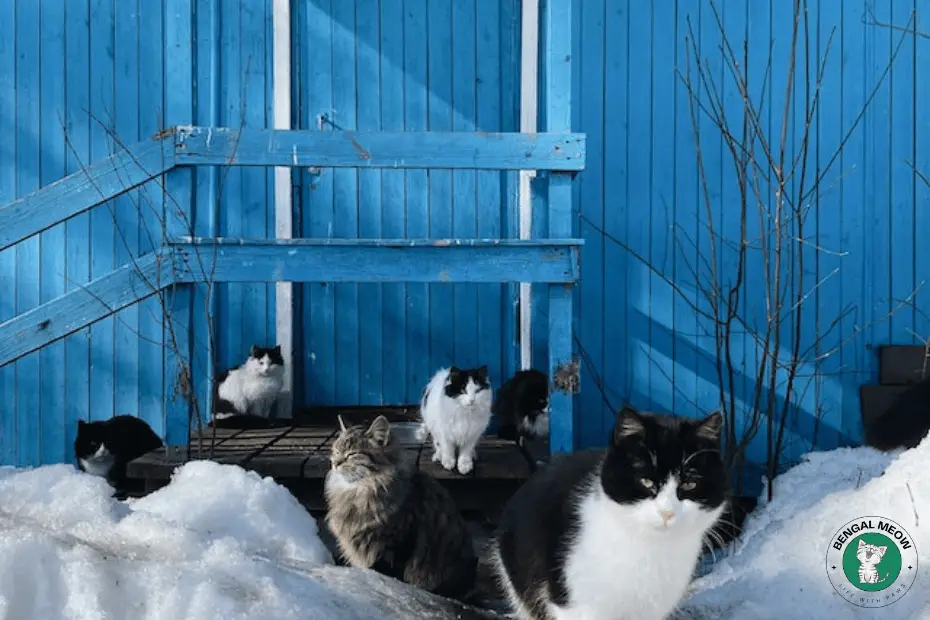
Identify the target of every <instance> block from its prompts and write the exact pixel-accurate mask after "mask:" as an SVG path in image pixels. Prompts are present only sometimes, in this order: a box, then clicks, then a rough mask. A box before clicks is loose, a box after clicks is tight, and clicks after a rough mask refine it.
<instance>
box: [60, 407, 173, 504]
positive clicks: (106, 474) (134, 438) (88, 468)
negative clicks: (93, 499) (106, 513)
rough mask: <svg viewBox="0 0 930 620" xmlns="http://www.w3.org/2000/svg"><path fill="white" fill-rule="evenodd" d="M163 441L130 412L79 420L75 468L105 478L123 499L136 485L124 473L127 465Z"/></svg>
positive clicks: (143, 421)
mask: <svg viewBox="0 0 930 620" xmlns="http://www.w3.org/2000/svg"><path fill="white" fill-rule="evenodd" d="M163 445H164V444H163V443H162V440H161V438H160V437H159V436H158V435H156V434H155V431H153V430H152V427H151V426H149V425H148V424H147V423H146V422H145V420H140V419H139V418H136V417H133V416H131V415H117V416H113V417H112V418H110V419H109V420H102V421H98V422H85V421H84V420H78V429H77V437H75V439H74V458H75V459H76V460H77V465H78V469H80V470H81V471H83V472H86V473H88V474H92V475H94V476H100V477H102V478H106V480H107V482H108V483H109V484H110V486H111V487H113V490H114V497H116V498H117V499H125V498H126V497H127V496H128V495H129V494H130V492H131V491H136V490H137V488H136V487H137V486H138V485H137V484H134V483H133V481H132V480H130V479H129V478H127V477H126V465H127V464H128V463H129V461H132V460H134V459H137V458H139V457H140V456H143V455H145V454H148V453H149V452H151V451H152V450H157V449H158V448H161V447H162V446H163Z"/></svg>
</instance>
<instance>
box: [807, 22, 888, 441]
mask: <svg viewBox="0 0 930 620" xmlns="http://www.w3.org/2000/svg"><path fill="white" fill-rule="evenodd" d="M837 13H838V12H837ZM857 22H858V20H851V19H849V17H848V14H847V13H843V14H842V21H839V23H838V25H839V27H840V28H842V37H843V38H842V54H843V57H842V62H843V82H842V84H843V91H842V92H843V95H842V102H841V105H840V116H841V132H842V133H841V134H840V139H842V138H843V137H845V136H846V135H847V134H849V136H848V139H847V140H846V142H845V143H844V145H843V150H842V155H841V156H840V157H839V158H838V159H837V160H836V162H835V163H834V165H833V166H832V168H831V169H830V173H829V175H828V176H826V179H827V180H826V182H827V183H830V181H829V179H832V180H833V182H834V183H837V179H838V183H839V188H840V192H841V196H842V203H841V204H842V207H841V210H840V217H839V231H838V240H839V242H840V243H841V244H842V247H841V248H840V249H841V250H842V251H843V252H848V256H849V257H858V258H857V259H856V262H855V263H852V264H850V263H851V262H852V261H850V263H846V262H844V263H843V268H842V269H841V270H840V273H839V278H840V286H841V296H840V300H841V301H840V304H839V307H838V308H837V309H838V310H839V313H838V314H835V315H834V316H832V317H829V318H828V317H827V316H824V312H823V311H822V312H821V321H820V323H821V325H823V324H824V323H825V322H826V323H827V324H829V322H832V321H834V320H836V318H838V317H839V316H843V319H842V321H841V322H840V343H841V344H842V349H841V350H840V351H839V358H840V359H839V364H840V368H841V369H843V370H845V369H849V368H855V369H857V371H858V372H859V373H863V374H859V375H858V377H857V378H861V377H863V376H867V377H869V378H870V380H874V378H877V373H876V372H875V364H874V362H873V357H874V356H873V355H872V354H871V353H869V352H867V351H866V349H865V346H864V345H866V338H867V337H868V332H866V333H865V334H858V330H859V329H861V328H862V327H864V326H865V325H866V323H867V321H868V320H869V318H870V317H871V315H872V312H871V308H870V306H871V304H870V303H867V300H868V301H871V295H872V291H868V290H865V282H864V277H863V276H864V274H865V272H866V271H867V270H868V269H869V261H870V260H871V258H872V257H870V256H868V254H867V253H866V252H867V251H868V248H869V246H868V240H867V239H868V235H870V234H872V232H871V231H868V230H867V229H866V226H867V223H866V221H865V219H864V211H865V208H866V207H865V205H866V203H867V201H869V200H872V199H873V196H871V195H870V194H869V193H868V190H869V189H871V188H870V187H868V185H869V184H870V181H868V180H867V179H868V176H869V175H868V170H867V169H866V164H867V161H868V156H867V152H866V150H867V148H868V143H867V142H866V139H865V138H866V133H865V129H866V128H865V126H864V124H863V122H864V121H865V119H862V122H860V123H859V126H858V127H856V129H855V131H853V132H852V133H849V131H850V129H851V128H852V127H853V123H854V122H855V121H856V118H857V117H858V116H859V114H860V112H861V111H862V108H863V106H864V105H865V102H866V98H867V97H868V91H869V89H870V87H871V86H872V84H874V82H871V81H869V80H867V79H866V78H865V75H863V67H866V66H871V63H870V61H869V58H868V56H867V51H866V42H867V37H868V36H869V34H870V33H871V29H866V28H863V27H862V26H861V25H860V24H859V23H857ZM866 75H872V73H871V71H869V72H868V73H866ZM837 146H838V145H837ZM836 148H837V147H833V148H832V149H830V150H831V151H835V150H836ZM872 249H877V248H874V247H873V248H872ZM844 261H845V259H844ZM866 295H868V296H869V297H866ZM851 305H852V306H859V307H858V309H857V311H855V312H846V313H845V315H844V310H845V309H846V308H847V307H849V306H851ZM857 334H858V335H857ZM839 378H840V381H842V379H843V374H842V373H841V374H840V375H839ZM860 381H861V379H860ZM858 382H859V381H855V380H853V381H848V382H847V381H843V383H842V384H841V388H842V391H843V406H842V409H841V411H839V412H836V413H835V414H834V416H835V415H836V414H840V415H846V411H848V410H851V409H852V407H851V406H850V405H852V404H853V403H857V402H858V399H857V398H856V396H858V391H855V392H854V391H852V390H853V389H854V388H853V385H854V384H855V383H858ZM850 384H852V385H850ZM834 416H831V417H830V418H827V419H825V420H824V422H823V424H824V425H832V426H837V425H838V423H839V422H840V421H839V420H837V419H836V417H834ZM856 426H859V424H857V425H856ZM859 436H860V434H859V433H856V434H855V435H854V437H857V438H858V437H859Z"/></svg>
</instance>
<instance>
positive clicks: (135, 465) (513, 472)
mask: <svg viewBox="0 0 930 620" xmlns="http://www.w3.org/2000/svg"><path fill="white" fill-rule="evenodd" d="M347 422H348V423H353V422H354V420H351V419H350V420H347ZM213 433H214V429H212V428H208V429H204V430H203V432H198V431H194V432H193V433H192V435H191V447H190V460H212V461H216V462H218V463H223V464H228V465H238V466H240V467H242V468H244V469H248V470H251V471H255V472H256V473H259V474H261V475H262V476H271V477H273V478H274V479H275V480H276V481H278V482H279V483H281V484H282V485H284V486H286V487H288V488H289V489H291V491H292V492H294V493H295V495H297V496H298V498H299V499H301V501H303V502H304V503H305V504H307V505H308V507H309V508H311V509H313V510H319V509H322V505H323V499H322V488H323V480H324V478H325V476H326V473H327V471H329V469H330V462H329V457H330V449H331V447H332V443H333V441H334V440H335V438H336V435H337V427H334V426H328V425H327V426H288V427H283V428H269V429H252V430H231V429H216V430H215V438H214V435H213ZM211 445H212V447H211ZM403 449H404V451H405V452H406V455H407V458H408V459H409V460H410V461H411V462H412V463H413V464H414V465H415V467H417V468H418V469H420V470H422V471H425V472H428V473H429V474H430V475H432V476H433V477H434V478H436V479H438V480H440V481H441V482H442V483H443V484H444V485H445V486H446V487H447V488H449V490H450V491H451V492H452V494H453V497H455V498H456V501H457V502H458V503H459V505H460V507H462V508H463V509H475V510H483V511H486V509H489V508H490V509H494V508H495V507H497V506H496V505H497V504H498V503H501V502H503V501H505V500H506V498H507V497H509V494H510V493H512V492H513V491H514V490H516V488H517V487H519V485H520V484H522V482H523V481H525V480H526V479H527V478H529V476H530V474H531V473H532V467H531V465H530V462H529V460H528V459H527V458H526V456H525V455H524V453H523V452H522V451H521V450H520V448H518V447H517V446H516V445H515V444H514V443H513V442H509V441H504V440H501V439H498V438H496V437H490V436H488V437H484V438H483V439H482V440H481V442H480V443H479V444H478V458H477V460H476V462H475V469H474V470H473V471H472V472H471V473H469V474H468V475H467V476H463V475H461V474H459V473H458V472H450V471H446V470H445V469H443V468H442V467H441V466H440V465H439V464H437V463H434V462H433V460H432V449H431V448H430V447H428V446H423V445H422V444H419V443H409V444H406V445H404V446H403ZM187 461H188V448H187V446H168V447H167V448H162V449H159V450H155V451H154V452H150V453H149V454H146V455H145V456H142V457H140V458H138V459H136V460H134V461H132V462H131V463H129V465H128V466H127V475H128V476H129V477H131V478H139V479H143V480H144V481H145V488H146V490H147V491H151V490H154V489H157V488H159V487H161V486H164V485H165V484H167V483H168V481H169V480H170V478H171V474H172V472H174V470H175V469H176V468H177V467H179V466H181V465H183V464H184V463H185V462H187Z"/></svg>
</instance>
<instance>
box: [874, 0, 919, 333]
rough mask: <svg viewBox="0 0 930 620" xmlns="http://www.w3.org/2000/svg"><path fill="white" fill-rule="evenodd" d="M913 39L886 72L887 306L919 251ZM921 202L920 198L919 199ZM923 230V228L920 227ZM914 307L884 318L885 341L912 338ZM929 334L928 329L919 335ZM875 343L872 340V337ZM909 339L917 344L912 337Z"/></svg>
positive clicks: (899, 7)
mask: <svg viewBox="0 0 930 620" xmlns="http://www.w3.org/2000/svg"><path fill="white" fill-rule="evenodd" d="M914 5H915V3H914V2H903V1H901V0H899V1H898V2H893V3H892V5H891V9H892V14H891V17H890V19H891V20H892V23H895V24H907V23H909V22H910V21H911V19H912V13H913V11H914ZM892 34H893V36H892V37H891V39H892V40H891V47H894V46H897V44H898V41H899V37H900V35H899V34H898V33H892ZM919 66H920V65H917V64H916V63H915V41H914V37H913V36H908V37H905V39H904V42H903V43H902V46H901V49H900V52H898V56H897V59H896V60H895V63H894V65H893V66H892V68H891V76H890V80H891V83H890V87H891V93H890V95H889V97H890V110H889V112H890V113H889V115H888V120H889V124H890V126H889V131H890V141H891V145H890V148H889V149H888V157H889V162H888V165H889V167H890V168H891V171H890V183H889V191H890V193H891V199H890V204H891V213H890V214H887V213H886V214H885V217H886V219H888V225H889V245H888V248H889V258H890V260H889V265H888V266H889V274H888V277H889V280H890V282H889V289H890V300H889V304H888V305H889V312H890V311H891V310H892V309H893V308H895V307H896V306H897V305H898V304H899V303H900V302H901V301H903V300H905V299H908V298H909V297H910V296H911V294H912V293H913V291H914V289H915V288H916V287H917V282H916V281H915V278H914V270H915V266H916V263H917V262H919V261H922V260H923V259H922V258H920V256H921V254H922V253H921V252H919V251H918V249H917V247H916V243H915V236H916V234H915V231H916V230H919V229H916V228H915V227H914V223H915V221H914V220H915V211H916V210H917V209H919V208H923V207H922V206H919V205H918V204H916V203H915V201H914V196H915V189H916V187H915V181H916V179H915V178H914V171H913V170H912V169H911V166H912V165H914V153H915V148H916V142H917V140H916V139H915V137H916V136H918V135H920V136H921V137H923V136H926V135H927V134H918V133H916V129H917V128H916V127H914V121H915V117H914V109H915V108H914V97H915V86H916V84H915V82H916V80H915V76H916V75H917V67H919ZM921 204H925V203H921ZM923 230H927V229H923ZM916 315H917V312H916V311H915V309H914V307H913V306H908V307H906V308H904V309H902V310H901V311H899V312H897V313H895V314H894V315H892V317H891V319H890V325H889V327H890V330H889V331H890V334H889V337H888V338H889V340H888V341H889V343H891V344H897V343H905V342H906V343H914V337H913V336H912V335H911V333H910V332H911V331H913V329H914V327H915V317H916ZM927 337H930V334H928V335H927V336H925V338H927ZM875 344H878V343H875ZM915 344H922V342H916V343H915Z"/></svg>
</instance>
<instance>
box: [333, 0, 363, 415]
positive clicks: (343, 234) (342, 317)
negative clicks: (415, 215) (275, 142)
mask: <svg viewBox="0 0 930 620" xmlns="http://www.w3.org/2000/svg"><path fill="white" fill-rule="evenodd" d="M354 5H355V3H354V2H353V3H350V2H333V12H332V13H331V17H332V20H333V23H334V27H335V29H334V31H333V59H334V62H333V108H334V112H333V114H332V120H333V123H334V124H335V125H336V126H335V127H333V129H336V130H340V131H352V130H355V129H357V127H358V125H357V114H358V110H357V107H356V106H357V98H358V93H359V90H360V88H361V87H363V88H368V87H369V85H367V84H366V85H361V86H360V87H357V85H356V62H357V57H356V54H357V49H356V39H355V33H356V30H355V28H356V13H355V10H356V7H355V6H354ZM358 177H359V175H358V170H353V169H350V168H339V169H336V170H334V171H333V221H332V226H333V236H334V237H336V238H338V239H356V238H358V232H359V202H358V198H359V196H358V191H359V183H358ZM333 288H334V289H335V312H336V321H335V325H336V369H337V370H336V381H335V386H336V392H335V402H337V403H357V402H358V396H359V370H360V366H359V304H358V285H357V284H355V283H340V284H336V285H335V286H334V287H333Z"/></svg>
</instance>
